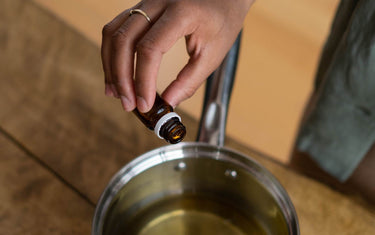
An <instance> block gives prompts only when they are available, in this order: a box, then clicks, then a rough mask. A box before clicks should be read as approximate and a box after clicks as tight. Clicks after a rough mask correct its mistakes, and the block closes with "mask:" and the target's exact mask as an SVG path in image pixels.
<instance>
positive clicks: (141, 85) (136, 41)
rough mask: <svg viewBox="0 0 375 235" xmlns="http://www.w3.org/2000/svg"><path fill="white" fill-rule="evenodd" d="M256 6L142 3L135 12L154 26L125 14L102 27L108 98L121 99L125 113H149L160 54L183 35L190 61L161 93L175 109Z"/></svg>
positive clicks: (244, 2)
mask: <svg viewBox="0 0 375 235" xmlns="http://www.w3.org/2000/svg"><path fill="white" fill-rule="evenodd" d="M253 2H254V0H143V1H141V2H139V3H138V4H137V5H136V6H134V7H133V8H132V9H141V10H143V11H144V12H146V13H147V15H148V16H149V17H150V19H151V23H149V22H148V21H147V20H146V18H145V17H144V16H142V15H140V14H133V15H131V16H130V15H129V12H130V9H128V10H125V11H124V12H122V13H121V14H120V15H118V16H117V17H116V18H115V19H113V20H112V21H111V22H110V23H108V24H107V25H106V26H104V28H103V41H102V61H103V68H104V73H105V84H106V86H105V93H106V95H109V96H114V97H117V98H120V99H121V103H122V106H123V108H124V109H125V110H126V111H131V110H133V109H134V108H136V107H137V108H138V110H139V111H140V112H147V111H149V110H150V109H151V107H152V105H153V103H154V100H155V94H156V78H157V74H158V70H159V66H160V63H161V59H162V56H163V54H164V53H166V52H167V51H168V50H169V49H170V48H171V47H172V46H173V45H174V44H175V43H176V41H177V40H178V39H179V38H181V37H185V39H186V49H187V53H188V54H189V57H190V59H189V61H188V63H187V64H186V65H185V67H184V68H183V69H182V70H181V71H180V73H179V74H178V76H177V78H176V80H174V81H173V82H172V83H171V84H170V85H169V86H168V87H167V88H166V90H165V91H164V92H163V94H162V96H163V98H164V99H165V100H166V101H167V102H168V103H169V104H171V105H172V106H174V107H175V106H177V105H178V104H179V103H180V102H181V101H183V100H185V99H187V98H189V97H190V96H192V95H193V94H194V93H195V91H196V90H197V89H198V87H199V86H200V85H201V84H202V83H203V82H204V81H205V79H206V78H207V77H208V76H209V74H210V73H212V72H213V71H214V70H215V69H216V68H217V67H218V66H219V64H220V63H221V61H222V60H223V58H224V56H225V55H226V53H227V52H228V50H229V49H230V47H231V46H232V44H233V42H234V40H235V39H236V37H237V34H238V33H239V31H240V30H241V28H242V23H243V21H244V19H245V16H246V14H247V11H248V9H249V8H250V6H251V4H252V3H253ZM135 55H136V60H135ZM134 63H136V64H135V66H134ZM134 68H135V71H134ZM133 78H134V79H133Z"/></svg>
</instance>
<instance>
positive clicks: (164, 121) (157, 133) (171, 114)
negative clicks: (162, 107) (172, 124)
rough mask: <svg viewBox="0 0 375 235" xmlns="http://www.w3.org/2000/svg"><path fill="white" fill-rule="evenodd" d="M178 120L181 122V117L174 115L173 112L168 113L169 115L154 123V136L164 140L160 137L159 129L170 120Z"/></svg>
mask: <svg viewBox="0 0 375 235" xmlns="http://www.w3.org/2000/svg"><path fill="white" fill-rule="evenodd" d="M175 117H176V118H178V120H179V121H181V117H180V116H179V115H178V114H177V113H175V112H170V113H167V114H165V115H164V116H162V117H161V118H160V119H159V121H158V122H157V123H156V125H155V129H154V132H155V134H156V135H157V136H158V137H159V138H160V139H164V138H163V137H161V136H160V134H159V132H160V128H161V127H162V126H163V125H164V124H165V123H166V122H168V121H169V120H170V119H171V118H175Z"/></svg>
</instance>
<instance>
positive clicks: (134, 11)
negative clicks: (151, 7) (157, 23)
mask: <svg viewBox="0 0 375 235" xmlns="http://www.w3.org/2000/svg"><path fill="white" fill-rule="evenodd" d="M133 14H140V15H143V16H144V17H145V18H146V20H147V21H148V23H150V24H151V19H150V17H149V16H148V15H147V14H146V12H144V11H142V10H141V9H132V10H130V12H129V16H131V15H133Z"/></svg>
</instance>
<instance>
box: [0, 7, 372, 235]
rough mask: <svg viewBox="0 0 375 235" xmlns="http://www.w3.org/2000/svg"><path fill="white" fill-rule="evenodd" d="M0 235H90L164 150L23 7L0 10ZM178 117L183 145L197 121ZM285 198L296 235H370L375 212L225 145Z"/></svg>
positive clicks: (59, 37) (83, 58)
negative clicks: (143, 162) (137, 161)
mask: <svg viewBox="0 0 375 235" xmlns="http://www.w3.org/2000/svg"><path fill="white" fill-rule="evenodd" d="M0 35H1V37H0V50H1V53H0V185H1V187H0V225H1V226H0V234H4V235H5V234H6V235H8V234H11V235H25V234H28V235H29V234H30V235H34V234H35V235H40V234H77V235H82V234H90V231H91V220H92V217H93V213H94V208H95V205H96V202H97V201H98V199H99V196H100V194H101V192H102V191H103V190H104V188H105V186H106V185H107V183H108V181H109V180H110V178H111V177H112V176H113V175H114V174H115V172H117V171H118V170H119V169H120V168H121V167H122V166H123V165H125V164H126V163H128V162H129V161H130V160H131V159H134V158H135V157H136V156H139V155H140V154H142V153H145V152H146V151H149V150H152V149H154V148H156V147H158V146H161V145H164V143H163V142H161V141H160V140H158V139H157V138H155V137H154V135H153V133H151V132H148V131H147V130H146V129H145V127H144V126H143V125H142V124H140V122H139V121H138V120H137V119H136V118H135V117H134V116H133V115H132V114H129V113H124V112H122V111H121V109H119V108H118V105H119V104H118V102H116V101H114V100H113V99H109V98H106V97H104V95H103V94H102V92H101V91H102V89H103V83H102V81H101V77H102V72H101V68H100V59H99V56H98V55H99V48H98V47H97V45H95V44H93V43H91V42H90V41H88V40H87V39H85V38H84V37H82V35H81V34H79V33H77V31H74V30H73V29H72V28H70V27H68V26H67V25H66V24H65V23H63V22H62V21H60V20H58V19H57V18H56V17H55V15H54V14H51V13H50V12H48V11H45V10H44V9H42V8H40V7H39V6H38V5H35V4H34V3H33V2H31V1H28V0H1V1H0ZM181 113H182V115H183V119H184V120H185V121H184V122H185V123H186V124H187V126H189V134H188V136H187V140H190V141H191V140H193V139H194V136H195V133H196V131H197V121H196V120H195V119H192V118H191V117H190V116H189V115H185V114H184V112H181ZM227 145H228V146H229V147H231V148H233V149H236V150H237V151H240V152H242V153H244V154H246V155H248V156H251V157H252V158H254V159H255V160H256V161H258V162H260V163H261V164H262V165H264V166H265V167H266V168H267V169H268V170H270V171H271V172H272V173H273V174H274V175H275V176H276V177H277V178H278V180H279V181H280V182H281V183H282V185H283V186H284V187H285V189H286V190H287V192H288V194H289V195H290V197H291V199H292V201H293V203H294V205H295V208H296V211H297V214H298V217H299V221H300V226H301V234H304V235H310V234H312V235H315V234H321V235H325V234H327V235H331V234H361V235H367V234H368V235H372V234H375V211H374V210H372V209H371V208H369V207H368V205H366V204H364V203H363V202H362V201H360V200H359V199H357V198H354V195H351V196H348V195H342V194H340V193H338V192H336V191H333V190H332V189H330V188H328V187H326V186H324V185H322V184H320V183H318V182H315V181H313V180H311V179H308V178H306V177H303V176H301V175H299V174H296V173H295V172H293V171H291V170H290V169H287V168H286V167H285V166H282V165H280V164H278V163H275V162H274V161H272V160H270V159H269V158H268V157H265V156H263V155H261V154H259V153H257V152H255V151H252V150H251V149H249V148H248V147H246V146H244V145H241V144H239V143H238V142H237V141H235V140H233V139H231V138H229V139H228V141H227Z"/></svg>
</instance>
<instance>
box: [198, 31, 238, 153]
mask: <svg viewBox="0 0 375 235" xmlns="http://www.w3.org/2000/svg"><path fill="white" fill-rule="evenodd" d="M240 42H241V32H240V33H239V34H238V36H237V39H236V41H235V42H234V44H233V46H232V47H231V49H230V50H229V52H228V54H227V55H226V56H225V58H224V60H223V62H222V63H221V64H220V66H219V67H218V68H217V69H216V70H215V71H214V72H213V73H212V74H211V75H210V76H209V77H208V78H207V82H206V91H205V95H204V101H203V109H202V115H201V120H200V124H199V130H198V136H197V141H198V142H205V143H209V144H212V145H217V146H220V147H222V146H224V141H225V127H226V122H227V114H228V106H229V100H230V96H231V93H232V88H233V83H234V78H235V74H236V68H237V60H238V53H239V48H240Z"/></svg>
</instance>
